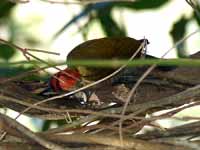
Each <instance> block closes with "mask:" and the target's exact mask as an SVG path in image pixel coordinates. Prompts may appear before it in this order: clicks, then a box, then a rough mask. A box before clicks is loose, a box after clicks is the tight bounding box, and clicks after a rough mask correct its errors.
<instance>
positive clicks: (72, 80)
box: [50, 68, 81, 92]
mask: <svg viewBox="0 0 200 150" xmlns="http://www.w3.org/2000/svg"><path fill="white" fill-rule="evenodd" d="M80 77H81V75H80V73H79V72H78V71H77V70H76V69H70V68H66V69H64V70H62V71H60V72H58V73H56V74H54V75H53V77H52V78H51V79H50V87H51V88H52V90H53V91H55V92H58V91H69V90H70V89H72V88H73V87H75V86H76V85H77V84H78V83H79V81H80Z"/></svg>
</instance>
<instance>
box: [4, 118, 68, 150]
mask: <svg viewBox="0 0 200 150" xmlns="http://www.w3.org/2000/svg"><path fill="white" fill-rule="evenodd" d="M0 120H1V121H4V122H6V123H7V124H8V125H9V126H10V127H13V128H16V129H17V130H19V131H20V132H21V133H22V134H24V135H26V136H27V137H29V138H30V139H32V140H34V141H36V142H37V143H39V144H40V145H42V146H44V147H45V148H48V149H51V150H55V149H56V150H70V148H66V147H65V148H63V147H61V146H59V145H57V144H55V143H52V142H50V141H47V140H46V139H44V138H42V137H40V136H38V135H36V134H35V133H33V132H32V131H30V130H29V129H28V128H26V127H24V126H22V125H21V124H19V123H18V122H16V121H15V120H13V119H11V118H9V117H7V116H5V115H3V114H0Z"/></svg>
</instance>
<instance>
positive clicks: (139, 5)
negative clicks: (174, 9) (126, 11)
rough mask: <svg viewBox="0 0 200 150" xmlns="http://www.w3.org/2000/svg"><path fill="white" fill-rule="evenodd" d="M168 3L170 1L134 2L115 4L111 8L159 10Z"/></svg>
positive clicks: (150, 0) (139, 0) (148, 0)
mask: <svg viewBox="0 0 200 150" xmlns="http://www.w3.org/2000/svg"><path fill="white" fill-rule="evenodd" d="M168 2H170V0H137V1H134V2H116V3H114V5H113V6H117V7H126V8H130V9H135V10H144V9H155V8H159V7H161V6H163V5H165V4H167V3H168Z"/></svg>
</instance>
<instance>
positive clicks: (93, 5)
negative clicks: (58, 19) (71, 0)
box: [54, 2, 112, 39]
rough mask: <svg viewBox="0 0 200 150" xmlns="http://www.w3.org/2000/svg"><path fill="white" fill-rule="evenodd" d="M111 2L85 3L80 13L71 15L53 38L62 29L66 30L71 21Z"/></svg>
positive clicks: (73, 21)
mask: <svg viewBox="0 0 200 150" xmlns="http://www.w3.org/2000/svg"><path fill="white" fill-rule="evenodd" d="M110 4H112V3H111V2H104V3H96V4H90V5H87V6H86V7H85V8H84V9H83V11H82V12H81V13H79V14H78V15H76V16H75V17H73V18H72V19H71V20H70V21H69V22H67V23H66V24H65V25H64V26H63V27H62V28H61V29H60V30H59V31H58V32H57V33H56V34H55V35H54V39H55V38H56V37H57V36H59V35H60V34H61V33H62V32H63V31H64V30H66V29H67V28H68V27H69V26H71V25H72V24H73V23H75V22H77V21H78V20H80V19H82V18H83V17H86V16H87V15H88V14H89V13H90V12H91V11H93V10H98V9H102V8H105V7H107V6H109V5H110Z"/></svg>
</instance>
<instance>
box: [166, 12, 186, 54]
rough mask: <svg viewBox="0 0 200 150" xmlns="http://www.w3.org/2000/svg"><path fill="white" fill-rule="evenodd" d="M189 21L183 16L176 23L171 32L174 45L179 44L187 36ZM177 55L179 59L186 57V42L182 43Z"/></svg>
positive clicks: (178, 47)
mask: <svg viewBox="0 0 200 150" xmlns="http://www.w3.org/2000/svg"><path fill="white" fill-rule="evenodd" d="M188 21H189V19H187V18H186V17H185V16H182V17H181V18H180V19H179V20H178V21H176V22H175V23H174V25H173V27H172V30H171V31H170V34H171V36H172V39H173V41H174V43H176V42H178V41H179V40H181V39H182V38H183V37H184V36H185V34H186V27H187V23H188ZM177 55H178V56H179V57H186V51H185V42H181V43H180V44H179V45H178V46H177Z"/></svg>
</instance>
